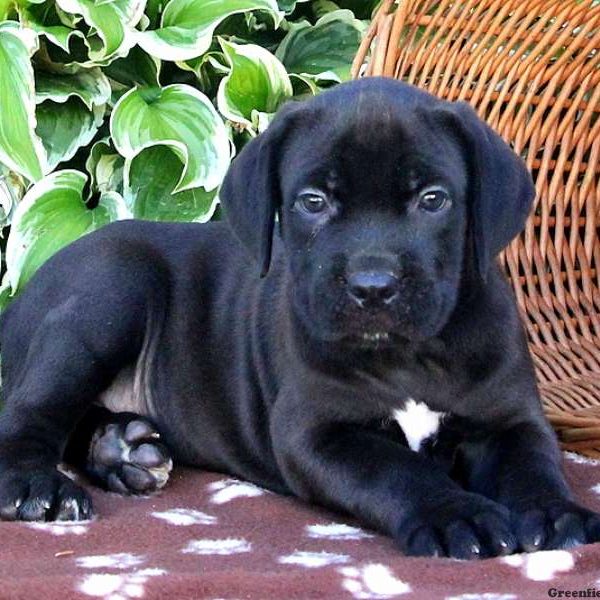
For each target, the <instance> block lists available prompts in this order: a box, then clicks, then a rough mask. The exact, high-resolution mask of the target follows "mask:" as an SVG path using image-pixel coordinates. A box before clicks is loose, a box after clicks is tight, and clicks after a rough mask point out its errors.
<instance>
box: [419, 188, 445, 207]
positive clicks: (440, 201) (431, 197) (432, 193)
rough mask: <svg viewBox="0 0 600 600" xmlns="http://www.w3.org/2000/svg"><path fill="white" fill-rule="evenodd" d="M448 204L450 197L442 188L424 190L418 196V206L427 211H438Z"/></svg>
mask: <svg viewBox="0 0 600 600" xmlns="http://www.w3.org/2000/svg"><path fill="white" fill-rule="evenodd" d="M449 205H450V197H449V196H448V193H447V192H445V191H444V190H436V189H434V190H425V191H424V192H422V193H421V195H420V196H419V208H420V209H421V210H426V211H427V212H439V211H440V210H442V209H443V208H446V207H447V206H449Z"/></svg>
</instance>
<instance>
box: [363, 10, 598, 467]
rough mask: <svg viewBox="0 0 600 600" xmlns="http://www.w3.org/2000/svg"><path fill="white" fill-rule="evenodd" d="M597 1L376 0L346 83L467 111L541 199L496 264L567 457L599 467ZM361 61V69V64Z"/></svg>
mask: <svg viewBox="0 0 600 600" xmlns="http://www.w3.org/2000/svg"><path fill="white" fill-rule="evenodd" d="M599 49H600V3H599V2H598V0H399V1H398V2H395V1H394V0H384V1H383V3H382V4H381V6H380V8H379V10H378V12H377V14H376V16H375V18H374V20H373V22H372V24H371V26H370V28H369V30H368V31H367V34H366V37H365V39H364V40H363V43H362V45H361V47H360V49H359V51H358V54H357V56H356V59H355V61H354V65H353V75H354V77H357V76H359V73H360V75H385V76H389V77H395V78H398V79H403V80H405V81H408V82H410V83H413V84H415V85H418V86H420V87H422V88H424V89H426V90H428V91H429V92H431V93H433V94H436V95H438V96H441V97H443V98H446V99H449V100H466V101H468V102H469V103H471V105H473V106H474V107H475V109H476V110H477V111H478V113H479V115H480V116H481V117H483V118H484V119H486V121H487V122H488V123H489V124H490V125H491V126H492V127H494V128H495V129H496V130H497V131H498V132H499V133H500V134H501V135H502V136H503V137H504V138H505V139H506V140H507V141H509V142H510V143H511V144H512V145H513V147H514V149H515V151H517V152H519V153H520V154H521V155H522V156H523V157H524V158H525V160H526V162H527V165H528V167H529V168H530V169H531V172H532V173H533V176H534V179H535V182H536V189H537V198H536V202H535V209H534V211H533V213H532V215H531V216H530V218H529V221H528V223H527V227H526V229H525V232H524V233H523V234H522V235H521V236H520V237H519V238H517V239H516V240H515V241H514V242H513V243H512V244H511V245H510V246H509V248H507V250H506V251H505V252H504V253H503V255H502V257H501V260H502V262H503V265H504V266H505V267H506V271H507V274H508V277H509V278H510V280H511V283H512V284H513V287H514V289H515V292H516V296H517V299H518V303H519V306H520V308H521V310H522V313H523V319H524V322H525V325H526V328H527V333H528V336H529V343H530V348H531V352H532V354H533V359H534V361H535V365H536V370H537V376H538V381H539V385H540V389H541V393H542V397H543V401H544V406H545V410H546V413H547V415H548V417H549V419H550V421H551V422H552V424H553V425H554V427H555V428H556V430H557V431H558V434H559V438H560V440H561V443H562V445H563V447H564V448H565V449H569V450H574V451H576V452H580V453H582V454H586V455H588V456H591V457H594V458H600V289H599V288H600V241H599V238H598V224H599V222H600V172H599V168H598V167H599V160H598V159H599V156H600V50H599ZM367 55H369V59H368V63H367V64H365V62H366V60H367Z"/></svg>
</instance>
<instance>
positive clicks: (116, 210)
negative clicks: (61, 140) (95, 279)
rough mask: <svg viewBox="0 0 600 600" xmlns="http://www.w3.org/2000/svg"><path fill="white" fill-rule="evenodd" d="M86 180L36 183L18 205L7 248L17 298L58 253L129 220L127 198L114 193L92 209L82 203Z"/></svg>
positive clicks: (64, 177)
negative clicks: (109, 225) (90, 234)
mask: <svg viewBox="0 0 600 600" xmlns="http://www.w3.org/2000/svg"><path fill="white" fill-rule="evenodd" d="M86 179H87V177H86V176H85V175H84V174H83V173H80V172H79V171H72V170H65V171H57V172H56V173H52V174H51V175H48V176H47V177H45V178H44V179H42V180H41V181H39V182H38V183H36V184H35V185H34V186H33V187H32V188H31V189H30V190H29V191H28V192H27V194H25V197H24V198H23V200H22V201H21V203H20V204H19V205H18V207H17V210H16V212H15V215H14V218H13V222H12V227H11V231H10V235H9V237H8V243H7V246H6V266H7V274H8V280H9V282H10V286H11V288H12V292H13V293H15V292H17V291H18V290H19V289H20V288H21V287H23V286H24V285H25V284H26V283H27V281H29V279H30V278H31V276H32V275H33V274H34V273H35V271H36V270H37V269H38V268H39V267H40V266H41V265H42V264H43V263H44V262H45V261H46V260H48V259H49V258H50V257H51V256H52V255H53V254H54V253H56V252H58V250H60V249H61V248H63V247H64V246H66V245H67V244H69V243H71V242H73V241H74V240H76V239H77V238H79V237H81V236H82V235H84V234H85V233H88V232H90V231H93V230H94V229H98V228H99V227H101V226H103V225H105V224H106V223H109V222H111V221H115V220H117V219H122V218H127V217H128V216H130V215H129V211H128V210H127V207H126V205H125V202H124V201H123V198H121V196H119V194H116V193H114V192H112V193H110V194H105V195H103V196H102V197H101V198H100V201H99V203H98V206H97V207H96V208H94V209H92V210H91V209H89V208H88V207H87V206H86V204H85V202H84V201H83V198H82V192H83V188H84V185H85V182H86Z"/></svg>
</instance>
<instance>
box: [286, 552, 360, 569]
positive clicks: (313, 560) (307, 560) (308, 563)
mask: <svg viewBox="0 0 600 600" xmlns="http://www.w3.org/2000/svg"><path fill="white" fill-rule="evenodd" d="M349 561H350V557H349V556H347V555H346V554H335V553H333V552H302V551H300V550H296V552H294V553H292V554H288V555H287V556H280V557H279V558H278V559H277V562H280V563H281V564H282V565H300V566H301V567H307V568H309V569H314V568H318V567H327V566H329V565H339V564H344V563H347V562H349Z"/></svg>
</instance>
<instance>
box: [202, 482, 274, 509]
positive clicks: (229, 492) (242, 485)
mask: <svg viewBox="0 0 600 600" xmlns="http://www.w3.org/2000/svg"><path fill="white" fill-rule="evenodd" d="M208 490H209V491H210V492H211V497H210V501H211V502H212V503H213V504H225V503H226V502H229V501H230V500H234V499H235V498H252V497H254V496H262V495H263V494H266V493H267V490H263V489H262V488H259V487H258V486H256V485H254V484H252V483H248V482H246V481H240V480H239V479H222V480H221V481H215V482H213V483H211V484H209V485H208Z"/></svg>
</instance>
